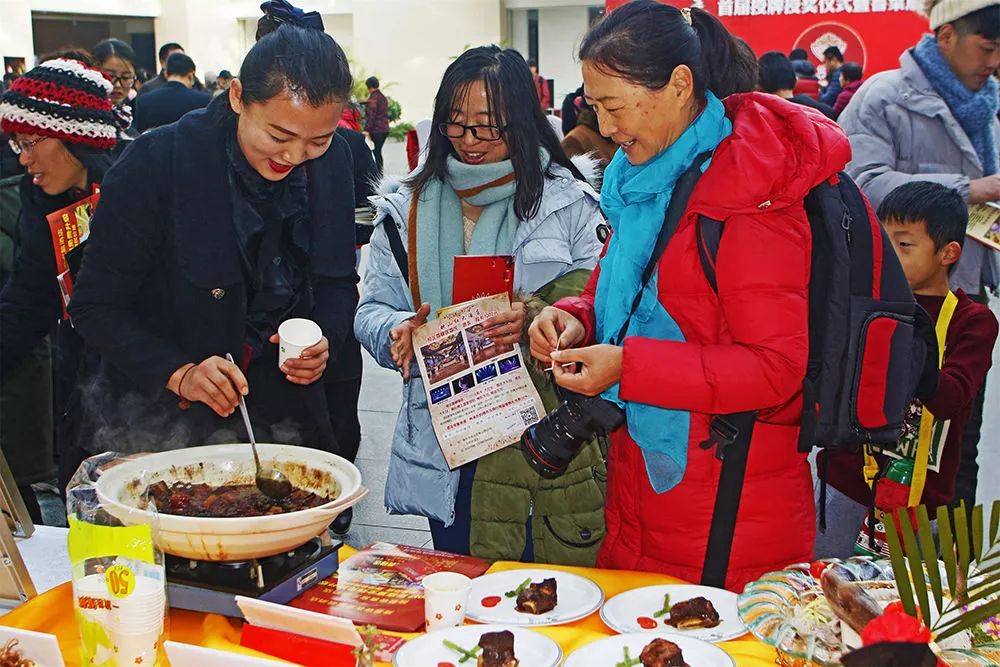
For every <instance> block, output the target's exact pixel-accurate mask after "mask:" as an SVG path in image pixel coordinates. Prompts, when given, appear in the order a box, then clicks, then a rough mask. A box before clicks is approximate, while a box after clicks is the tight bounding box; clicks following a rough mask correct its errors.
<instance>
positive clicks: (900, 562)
mask: <svg viewBox="0 0 1000 667" xmlns="http://www.w3.org/2000/svg"><path fill="white" fill-rule="evenodd" d="M883 520H884V521H885V538H886V541H888V542H889V562H891V563H892V574H893V576H894V577H895V578H896V590H898V591H899V599H900V601H901V602H902V603H903V611H905V612H906V613H907V614H909V615H910V616H913V617H916V615H917V602H916V599H915V598H914V597H913V588H912V587H911V586H910V570H909V569H908V568H907V567H906V552H905V551H903V545H902V543H901V542H900V541H899V532H898V531H897V530H896V520H895V519H894V518H893V517H892V515H891V514H886V515H885V517H884V519H883Z"/></svg>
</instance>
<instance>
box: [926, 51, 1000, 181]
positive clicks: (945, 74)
mask: <svg viewBox="0 0 1000 667" xmlns="http://www.w3.org/2000/svg"><path fill="white" fill-rule="evenodd" d="M910 53H911V54H912V55H913V59H914V60H916V61H917V64H918V65H919V66H920V69H921V70H922V71H923V73H924V76H926V77H927V80H928V81H930V82H931V86H933V87H934V90H936V91H937V94H938V95H940V96H941V97H942V98H943V99H944V101H945V104H947V105H948V108H949V109H951V113H952V114H953V115H954V116H955V119H956V120H957V121H958V124H959V125H961V126H962V129H963V130H965V134H966V135H967V136H968V137H969V141H971V142H972V147H973V148H975V149H976V155H978V156H979V162H980V163H981V164H982V165H983V175H984V176H989V175H990V174H995V173H996V172H997V146H996V142H995V140H994V137H993V121H994V119H996V117H997V109H998V107H1000V98H998V97H997V81H996V79H995V78H993V77H992V76H991V77H990V78H989V79H987V80H986V83H985V84H984V85H983V87H982V88H980V89H979V90H977V91H975V92H973V91H971V90H969V89H968V88H966V87H965V84H963V83H962V82H961V81H959V80H958V77H957V76H955V73H954V72H953V71H952V69H951V67H950V66H949V65H948V62H947V61H946V60H945V59H944V56H943V55H941V49H940V48H939V47H938V44H937V40H936V39H935V38H934V35H924V37H923V39H921V40H920V42H919V43H918V44H917V45H916V46H915V47H913V49H911V50H910Z"/></svg>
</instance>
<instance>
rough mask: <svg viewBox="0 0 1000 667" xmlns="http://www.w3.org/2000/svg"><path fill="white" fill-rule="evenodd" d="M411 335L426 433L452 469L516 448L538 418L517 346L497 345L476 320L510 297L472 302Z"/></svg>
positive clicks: (539, 409) (538, 404) (538, 402)
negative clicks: (430, 428) (427, 415)
mask: <svg viewBox="0 0 1000 667" xmlns="http://www.w3.org/2000/svg"><path fill="white" fill-rule="evenodd" d="M463 305H464V307H462V308H459V309H455V308H453V309H446V310H444V311H442V314H441V316H440V317H439V318H438V319H436V320H433V321H431V322H428V323H427V324H425V325H423V326H421V327H419V328H417V329H415V330H414V331H413V349H414V352H415V354H416V357H417V363H418V364H419V365H420V375H421V376H422V377H423V380H424V389H425V391H426V392H427V404H428V405H429V406H430V412H431V420H432V422H433V425H434V433H435V434H436V435H437V437H438V442H439V443H440V444H441V450H442V451H443V452H444V457H445V460H446V461H447V462H448V465H449V466H450V467H451V468H452V469H455V468H457V467H458V466H460V465H462V464H463V463H468V462H469V461H474V460H476V459H479V458H481V457H483V456H486V455H487V454H489V453H491V452H495V451H496V450H498V449H502V448H504V447H506V446H508V445H511V444H513V443H515V442H517V441H518V440H519V439H520V437H521V434H522V433H523V432H524V429H525V428H527V427H528V426H531V425H532V424H534V423H536V422H537V421H538V420H539V419H541V417H542V416H543V415H544V414H545V408H544V407H543V405H542V399H541V397H539V395H538V391H537V390H536V389H535V385H534V384H532V382H531V378H530V377H529V375H528V371H527V369H526V368H525V365H524V358H523V357H522V355H521V350H520V346H519V345H498V344H496V343H494V342H493V341H492V340H490V339H489V338H487V337H486V336H484V335H483V329H484V328H485V327H484V322H485V321H486V320H488V319H489V318H490V317H492V316H494V315H498V314H500V313H504V312H507V311H509V310H510V298H509V297H508V296H507V295H506V294H496V295H493V296H489V297H484V298H482V299H477V300H475V301H472V302H470V303H468V304H463Z"/></svg>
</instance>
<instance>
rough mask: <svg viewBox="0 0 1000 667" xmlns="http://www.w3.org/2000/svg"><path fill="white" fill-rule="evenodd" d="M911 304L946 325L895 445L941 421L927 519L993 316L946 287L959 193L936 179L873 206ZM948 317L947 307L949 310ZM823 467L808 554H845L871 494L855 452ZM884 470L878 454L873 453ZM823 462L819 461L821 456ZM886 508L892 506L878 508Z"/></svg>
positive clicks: (945, 477)
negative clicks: (926, 381)
mask: <svg viewBox="0 0 1000 667" xmlns="http://www.w3.org/2000/svg"><path fill="white" fill-rule="evenodd" d="M878 216H879V219H880V220H882V224H883V226H884V227H885V230H886V232H887V233H888V235H889V238H890V239H891V240H892V244H893V247H895V249H896V254H897V255H898V256H899V260H900V263H901V264H902V265H903V271H904V272H905V273H906V278H907V280H908V281H909V283H910V288H911V289H912V290H913V294H914V295H915V296H916V299H917V302H918V303H919V304H920V305H921V306H922V307H923V308H924V309H925V310H926V311H927V313H928V314H929V315H930V316H931V319H932V320H933V321H935V322H937V325H938V327H946V333H945V344H944V352H943V360H942V362H941V370H940V375H939V382H938V388H937V391H935V392H934V395H933V396H932V397H931V398H930V399H928V400H927V401H925V402H924V403H923V406H922V407H921V406H919V404H918V403H917V402H916V401H915V402H914V406H912V407H911V410H910V417H908V418H907V422H906V424H905V425H904V431H903V437H902V439H901V444H909V445H910V446H911V447H912V448H914V449H915V443H916V441H917V437H918V436H917V431H919V426H920V418H919V415H920V414H921V412H922V411H923V410H929V411H930V412H931V413H932V414H933V415H934V419H935V422H939V421H940V422H948V424H947V426H946V428H947V430H945V431H944V435H943V436H942V437H941V438H940V439H941V440H943V441H944V442H943V445H940V449H938V447H937V446H936V445H938V444H939V443H935V442H934V441H933V440H932V442H931V451H930V462H931V467H930V468H929V469H928V471H927V481H926V485H925V487H924V491H923V495H922V496H921V498H920V504H924V505H927V508H928V510H929V512H930V513H931V516H934V512H935V510H936V508H937V507H938V506H941V505H948V504H950V503H951V501H952V498H953V497H954V495H955V479H956V477H957V475H958V466H959V463H960V461H961V454H962V442H961V441H962V432H963V430H964V429H965V423H966V422H967V421H968V419H969V414H970V411H971V408H972V399H973V398H974V397H975V395H976V393H977V392H978V391H979V388H980V387H981V386H982V385H983V382H984V381H985V379H986V373H987V371H988V370H989V368H990V365H991V363H992V354H993V345H994V343H995V342H996V338H997V320H996V318H995V317H994V316H993V313H992V312H990V309H989V308H987V307H986V306H984V305H982V304H979V303H976V302H975V301H973V300H972V299H970V298H969V297H968V296H967V295H966V294H965V292H963V291H962V290H956V291H955V292H952V291H951V290H950V288H949V286H948V274H949V271H950V270H951V267H953V266H954V265H955V263H956V262H958V259H959V257H960V256H961V254H962V244H963V242H964V239H965V227H966V224H967V223H968V210H967V208H966V206H965V202H964V201H963V200H962V197H961V195H959V194H958V193H957V192H956V191H954V190H951V189H949V188H947V187H945V186H943V185H940V184H938V183H931V182H928V181H913V182H910V183H907V184H905V185H902V186H900V187H898V188H896V189H895V190H893V191H892V192H891V193H889V195H888V196H887V197H886V198H885V199H884V200H883V201H882V204H881V206H879V209H878ZM952 310H953V312H952V314H951V319H950V322H949V321H948V312H949V311H952ZM820 457H821V461H820V470H821V471H822V470H823V468H824V464H825V466H826V482H827V484H829V485H830V487H831V488H829V489H828V492H827V503H826V513H827V514H826V516H827V529H826V533H825V534H824V533H817V539H816V557H817V558H827V557H847V556H851V555H852V551H853V544H854V541H855V539H856V538H857V537H858V532H859V530H860V528H861V524H862V521H863V519H864V517H865V513H866V510H867V508H868V507H870V506H871V504H872V501H873V498H872V491H871V489H870V488H869V486H868V484H867V482H866V480H865V476H864V473H863V467H864V460H863V456H862V454H861V453H856V454H852V453H837V454H831V453H829V452H828V451H825V452H822V453H821V454H820ZM877 458H878V459H879V463H880V469H884V467H885V464H886V457H884V456H881V455H879V456H878V457H877ZM823 459H825V460H823ZM886 509H892V508H886Z"/></svg>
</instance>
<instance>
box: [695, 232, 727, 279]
mask: <svg viewBox="0 0 1000 667" xmlns="http://www.w3.org/2000/svg"><path fill="white" fill-rule="evenodd" d="M722 229H723V226H722V222H721V221H719V220H713V219H712V218H709V217H706V216H704V215H699V216H698V227H697V229H696V230H695V237H696V238H697V241H698V257H699V258H700V259H701V268H702V270H703V271H704V272H705V277H706V278H707V279H708V284H709V285H711V286H712V291H713V292H715V293H716V294H718V293H719V280H718V274H717V273H716V270H715V258H716V257H717V256H718V254H719V244H720V243H722Z"/></svg>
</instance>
